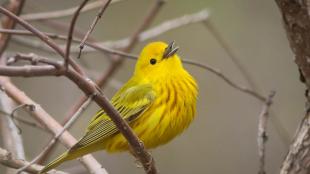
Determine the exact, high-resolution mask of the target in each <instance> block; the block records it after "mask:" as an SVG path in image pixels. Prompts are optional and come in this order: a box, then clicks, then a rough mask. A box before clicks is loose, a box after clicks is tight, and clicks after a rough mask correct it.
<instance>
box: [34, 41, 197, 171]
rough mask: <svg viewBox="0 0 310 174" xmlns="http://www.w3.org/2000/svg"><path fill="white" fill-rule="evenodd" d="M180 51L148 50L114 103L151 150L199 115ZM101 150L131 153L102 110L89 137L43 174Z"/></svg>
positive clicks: (158, 47) (193, 85)
mask: <svg viewBox="0 0 310 174" xmlns="http://www.w3.org/2000/svg"><path fill="white" fill-rule="evenodd" d="M178 49H179V48H178V47H175V46H174V42H171V43H170V44H169V45H167V44H166V43H164V42H153V43H150V44H148V45H147V46H145V47H144V48H143V50H142V52H141V54H140V56H139V59H138V61H137V63H136V67H135V71H134V74H133V76H132V77H131V78H130V79H129V80H128V82H127V83H126V84H125V85H124V86H123V87H122V88H121V89H120V90H119V91H118V92H117V93H116V94H115V95H114V97H113V98H112V100H111V103H112V104H113V106H114V107H115V108H116V109H117V110H118V112H119V113H120V114H121V116H122V117H123V118H124V119H125V120H126V121H128V123H129V125H130V126H131V127H132V129H133V130H134V132H135V133H136V134H137V136H138V137H139V138H140V139H141V140H142V141H143V143H144V146H145V147H146V148H147V149H150V148H155V147H157V146H159V145H162V144H165V143H167V142H169V141H170V140H171V139H173V138H174V137H176V136H177V135H179V134H180V133H182V132H183V131H184V130H185V129H186V128H187V127H188V126H189V124H190V123H191V122H192V120H193V118H194V116H195V113H196V99H197V93H198V87H197V84H196V82H195V79H194V78H193V77H192V76H191V75H190V74H189V73H188V72H187V71H186V70H185V69H184V68H183V66H182V62H181V59H180V57H179V56H178V55H177V54H176V52H177V50H178ZM98 150H106V151H107V152H121V151H128V150H129V146H128V143H127V141H126V139H125V138H124V137H123V135H122V134H121V133H119V131H118V129H117V127H116V126H115V125H114V123H113V122H112V121H111V119H110V118H109V117H108V116H107V114H106V113H105V112H104V111H103V110H100V111H98V112H97V114H96V115H95V116H94V117H93V118H92V119H91V121H90V124H89V126H88V127H87V129H86V133H85V135H84V136H83V137H82V138H81V139H80V140H79V141H78V142H77V143H76V144H75V145H74V146H73V147H72V148H71V149H69V150H68V151H67V152H65V153H63V154H62V155H60V156H59V157H58V158H56V159H55V160H54V161H52V162H51V163H49V164H48V165H46V166H45V168H43V169H42V170H41V171H40V173H45V172H47V171H49V170H51V169H53V168H55V167H57V166H58V165H60V164H61V163H63V162H64V161H68V160H72V159H76V158H78V157H81V156H83V155H86V154H88V153H92V152H95V151H98Z"/></svg>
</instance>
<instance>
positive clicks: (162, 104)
mask: <svg viewBox="0 0 310 174" xmlns="http://www.w3.org/2000/svg"><path fill="white" fill-rule="evenodd" d="M181 73H182V74H179V75H177V76H172V77H171V78H167V77H165V78H164V80H163V79H159V80H157V81H155V82H153V84H154V86H153V88H154V90H155V91H156V93H157V95H156V96H157V97H156V99H155V101H154V102H153V103H152V105H151V106H150V107H149V108H148V109H147V110H146V111H145V112H143V113H142V115H141V116H140V117H139V118H138V119H137V120H135V121H134V122H132V123H131V124H130V126H131V127H132V128H133V130H134V131H135V133H136V134H137V135H138V137H139V138H140V139H141V140H142V141H143V143H144V146H145V147H146V148H155V147H157V146H159V145H162V144H165V143H167V142H169V141H170V140H171V139H173V138H174V137H176V136H177V135H178V134H180V133H181V132H183V130H185V129H186V128H187V127H188V126H189V124H190V123H191V122H192V120H193V118H194V116H195V113H196V98H197V84H196V82H195V80H194V79H193V77H192V76H191V75H190V74H188V73H187V72H186V71H185V70H184V71H182V72H181ZM180 77H181V78H180ZM103 148H104V149H105V150H106V151H108V152H118V151H125V150H128V142H127V141H126V140H125V138H124V137H123V135H121V134H120V133H118V134H115V135H112V137H111V138H108V139H106V140H105V141H104V142H103Z"/></svg>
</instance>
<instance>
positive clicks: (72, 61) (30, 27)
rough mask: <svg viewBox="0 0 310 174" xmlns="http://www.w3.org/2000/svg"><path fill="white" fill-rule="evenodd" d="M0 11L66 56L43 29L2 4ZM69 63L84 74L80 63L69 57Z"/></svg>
mask: <svg viewBox="0 0 310 174" xmlns="http://www.w3.org/2000/svg"><path fill="white" fill-rule="evenodd" d="M0 12H1V13H3V14H5V15H7V16H9V17H11V18H12V19H14V20H15V21H16V22H18V23H19V24H20V25H22V26H23V27H25V28H26V29H27V30H29V31H31V32H32V33H34V34H35V35H36V36H37V37H38V38H40V39H41V40H42V41H43V42H45V43H46V44H47V45H49V46H50V47H51V48H53V49H54V50H55V51H56V52H57V53H58V54H59V55H61V56H62V57H63V58H65V52H64V51H63V50H62V49H61V48H60V47H59V46H58V45H57V44H56V43H55V42H54V41H53V40H52V39H51V38H49V37H48V36H47V35H45V34H44V33H42V32H41V31H39V30H38V29H36V28H34V27H33V26H32V25H31V24H29V23H27V22H26V21H24V20H23V19H21V18H20V17H18V16H16V15H14V14H13V13H11V12H10V11H8V10H6V9H5V8H3V7H1V6H0ZM68 61H69V63H70V64H71V65H72V67H73V68H74V69H75V70H76V71H77V72H79V73H81V74H83V75H84V72H83V70H82V69H81V68H80V67H79V65H78V64H77V63H76V62H75V61H74V60H72V59H71V58H70V57H69V60H68Z"/></svg>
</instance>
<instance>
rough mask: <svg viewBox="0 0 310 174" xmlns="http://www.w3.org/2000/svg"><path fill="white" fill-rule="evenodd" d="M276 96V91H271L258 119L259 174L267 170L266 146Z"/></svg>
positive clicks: (263, 173) (264, 173)
mask: <svg viewBox="0 0 310 174" xmlns="http://www.w3.org/2000/svg"><path fill="white" fill-rule="evenodd" d="M274 95H275V91H271V92H270V94H269V96H268V97H267V99H266V101H265V102H264V105H263V108H262V110H261V113H260V114H259V117H258V135H257V144H258V156H259V170H258V174H266V170H265V151H266V150H265V144H266V141H267V138H268V137H267V133H266V129H267V123H268V117H269V108H270V106H271V104H272V99H273V97H274Z"/></svg>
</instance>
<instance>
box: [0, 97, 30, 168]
mask: <svg viewBox="0 0 310 174" xmlns="http://www.w3.org/2000/svg"><path fill="white" fill-rule="evenodd" d="M0 106H1V109H3V110H4V111H6V112H11V111H12V109H13V107H15V103H14V102H13V101H12V100H11V99H10V98H9V97H8V96H7V95H6V94H5V93H4V92H3V91H1V93H0ZM1 115H2V116H4V114H1ZM5 116H6V117H1V118H0V128H1V138H2V145H3V147H4V148H6V149H8V150H9V151H10V152H11V153H12V154H13V155H14V156H16V157H17V158H19V159H25V150H24V143H23V137H22V136H21V134H19V129H18V127H17V126H16V123H15V122H14V121H15V120H14V119H12V118H11V117H10V116H8V115H5ZM15 172H16V170H15V169H10V168H7V170H6V172H5V173H6V174H15Z"/></svg>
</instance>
